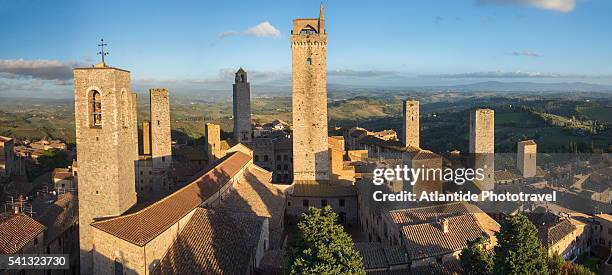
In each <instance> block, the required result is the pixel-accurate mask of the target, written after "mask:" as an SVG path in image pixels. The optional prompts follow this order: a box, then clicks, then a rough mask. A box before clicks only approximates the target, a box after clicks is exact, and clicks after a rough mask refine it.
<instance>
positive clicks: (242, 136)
mask: <svg viewBox="0 0 612 275" xmlns="http://www.w3.org/2000/svg"><path fill="white" fill-rule="evenodd" d="M233 88H234V92H233V99H234V139H235V140H236V142H239V143H250V142H251V139H252V135H253V134H252V132H253V129H252V128H251V85H250V84H249V82H247V73H246V72H245V71H244V70H243V69H242V68H240V69H239V70H238V71H237V72H236V79H235V82H234V85H233Z"/></svg>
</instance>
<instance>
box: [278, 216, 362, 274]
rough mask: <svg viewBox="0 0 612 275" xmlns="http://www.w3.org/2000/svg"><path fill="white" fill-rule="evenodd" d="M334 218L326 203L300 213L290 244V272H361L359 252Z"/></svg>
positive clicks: (335, 217) (336, 217)
mask: <svg viewBox="0 0 612 275" xmlns="http://www.w3.org/2000/svg"><path fill="white" fill-rule="evenodd" d="M337 219H338V215H337V214H336V213H334V212H333V211H332V209H331V207H329V206H327V207H325V208H323V209H318V208H314V207H311V208H310V210H309V212H308V213H305V214H304V215H302V219H301V221H300V222H299V223H298V230H299V232H298V236H297V238H296V240H295V241H294V242H293V243H292V244H291V246H290V255H289V256H290V262H289V270H290V274H365V269H364V267H363V262H362V259H361V255H359V252H357V251H356V250H355V249H354V247H353V240H352V239H351V236H350V235H349V234H348V233H346V231H344V228H343V227H342V226H341V225H339V224H338V223H337Z"/></svg>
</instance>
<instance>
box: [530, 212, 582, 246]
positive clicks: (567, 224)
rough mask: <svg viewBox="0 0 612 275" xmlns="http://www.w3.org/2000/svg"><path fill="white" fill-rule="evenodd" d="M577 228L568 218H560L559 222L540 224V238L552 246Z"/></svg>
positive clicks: (544, 243)
mask: <svg viewBox="0 0 612 275" xmlns="http://www.w3.org/2000/svg"><path fill="white" fill-rule="evenodd" d="M574 230H576V226H575V225H573V224H572V222H571V221H570V220H568V219H560V220H559V221H558V222H556V223H554V224H550V225H544V226H540V227H539V228H538V238H539V239H540V241H541V242H542V245H544V246H545V247H551V246H553V245H555V244H557V243H558V242H559V241H561V240H563V238H565V237H566V236H567V235H569V234H572V232H574Z"/></svg>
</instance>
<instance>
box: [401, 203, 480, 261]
mask: <svg viewBox="0 0 612 275" xmlns="http://www.w3.org/2000/svg"><path fill="white" fill-rule="evenodd" d="M446 219H447V220H448V232H446V233H445V232H444V231H443V230H442V225H441V223H440V222H430V223H422V224H415V225H407V226H403V227H402V237H403V238H404V241H405V247H406V250H407V252H408V256H409V257H410V259H411V260H413V261H414V260H418V259H424V258H429V257H435V256H441V255H445V254H449V253H453V252H455V251H458V250H460V249H462V248H464V247H465V246H466V245H467V242H468V241H472V240H475V239H476V238H478V237H484V238H485V239H490V236H489V235H488V234H487V233H486V232H485V231H484V230H483V229H482V228H481V226H480V224H479V223H478V222H477V221H476V218H475V217H474V216H473V215H472V214H464V215H459V216H454V217H449V218H446Z"/></svg>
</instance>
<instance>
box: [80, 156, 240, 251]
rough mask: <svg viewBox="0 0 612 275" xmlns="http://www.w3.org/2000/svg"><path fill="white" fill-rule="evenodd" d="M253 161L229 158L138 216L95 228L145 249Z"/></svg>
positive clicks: (97, 224)
mask: <svg viewBox="0 0 612 275" xmlns="http://www.w3.org/2000/svg"><path fill="white" fill-rule="evenodd" d="M250 161H251V157H250V156H249V155H247V154H245V153H242V152H235V153H232V154H229V155H227V156H225V157H224V158H223V159H222V160H221V162H220V163H219V164H218V165H217V166H215V167H214V168H213V169H211V170H209V171H208V172H206V173H205V174H204V175H202V176H201V177H199V178H198V179H196V180H195V181H193V182H191V183H189V184H187V185H186V186H185V187H183V188H181V189H179V190H178V191H176V192H174V193H172V194H170V195H169V196H167V197H165V198H163V199H161V200H159V201H157V202H155V203H153V204H151V205H149V206H147V207H145V208H143V209H141V210H138V211H136V212H134V213H130V214H124V215H121V216H118V217H113V218H107V219H101V220H99V221H95V222H93V223H92V224H91V225H92V226H93V227H95V228H97V229H99V230H102V231H104V232H106V233H108V234H111V235H113V236H116V237H118V238H121V239H123V240H126V241H128V242H131V243H133V244H136V245H139V246H144V245H145V244H147V243H148V242H149V241H151V240H153V239H154V238H155V237H157V236H158V235H160V234H161V233H163V232H164V231H165V230H166V229H168V228H169V227H170V226H172V225H173V224H175V223H177V222H178V221H179V220H180V219H181V218H183V217H184V216H185V215H187V214H188V213H189V212H191V211H192V210H193V209H195V208H196V207H198V206H200V205H201V204H202V203H203V202H204V201H206V199H208V198H209V197H210V196H211V195H212V194H214V193H215V192H217V191H218V190H219V189H220V188H221V187H222V186H223V185H224V184H225V183H226V182H227V181H228V180H229V179H231V178H232V177H234V176H235V175H236V174H238V172H240V171H241V170H242V169H243V168H244V167H245V166H246V165H248V164H249V163H250Z"/></svg>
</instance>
